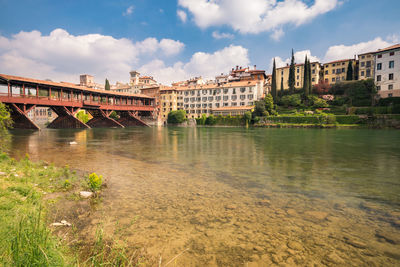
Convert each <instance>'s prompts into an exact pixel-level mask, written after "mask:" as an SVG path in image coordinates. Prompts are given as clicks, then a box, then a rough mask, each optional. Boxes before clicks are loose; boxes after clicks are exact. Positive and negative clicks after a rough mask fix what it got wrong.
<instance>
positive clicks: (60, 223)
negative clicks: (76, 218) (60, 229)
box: [51, 220, 72, 226]
mask: <svg viewBox="0 0 400 267" xmlns="http://www.w3.org/2000/svg"><path fill="white" fill-rule="evenodd" d="M71 225H72V224H70V223H69V222H67V221H66V220H62V221H61V222H55V223H52V224H51V226H71Z"/></svg>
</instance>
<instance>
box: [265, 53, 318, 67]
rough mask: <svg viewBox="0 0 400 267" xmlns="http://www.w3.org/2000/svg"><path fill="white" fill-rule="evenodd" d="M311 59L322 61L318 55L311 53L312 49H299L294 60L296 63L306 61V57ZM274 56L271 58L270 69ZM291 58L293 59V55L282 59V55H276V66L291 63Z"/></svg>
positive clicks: (312, 60)
mask: <svg viewBox="0 0 400 267" xmlns="http://www.w3.org/2000/svg"><path fill="white" fill-rule="evenodd" d="M306 55H307V58H308V59H310V61H311V62H316V61H320V59H319V58H318V57H316V56H313V55H311V51H310V50H302V51H297V52H295V53H294V61H295V63H296V64H302V63H304V61H305V58H306ZM273 60H274V59H273V58H272V59H271V64H270V66H271V67H270V69H271V70H272V62H273ZM290 60H291V56H290V57H288V58H286V59H282V58H280V57H275V63H276V67H277V68H281V67H284V66H286V65H287V64H290Z"/></svg>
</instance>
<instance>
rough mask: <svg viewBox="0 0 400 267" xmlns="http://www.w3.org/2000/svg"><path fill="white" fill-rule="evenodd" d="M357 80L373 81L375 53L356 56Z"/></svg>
mask: <svg viewBox="0 0 400 267" xmlns="http://www.w3.org/2000/svg"><path fill="white" fill-rule="evenodd" d="M358 62H359V63H358V79H359V80H366V79H373V78H374V76H375V71H374V68H375V53H374V52H369V53H364V54H359V55H358Z"/></svg>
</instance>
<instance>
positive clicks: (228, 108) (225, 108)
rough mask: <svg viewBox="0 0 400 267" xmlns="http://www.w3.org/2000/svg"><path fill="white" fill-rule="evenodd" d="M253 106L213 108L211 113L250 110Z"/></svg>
mask: <svg viewBox="0 0 400 267" xmlns="http://www.w3.org/2000/svg"><path fill="white" fill-rule="evenodd" d="M253 108H254V106H238V107H222V108H213V109H212V110H213V111H225V110H251V109H253Z"/></svg>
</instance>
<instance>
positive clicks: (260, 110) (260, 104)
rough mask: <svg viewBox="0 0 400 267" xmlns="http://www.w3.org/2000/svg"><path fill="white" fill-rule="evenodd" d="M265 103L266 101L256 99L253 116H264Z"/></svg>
mask: <svg viewBox="0 0 400 267" xmlns="http://www.w3.org/2000/svg"><path fill="white" fill-rule="evenodd" d="M265 115H266V114H265V103H264V101H256V105H255V107H254V111H253V117H256V116H258V117H262V116H265Z"/></svg>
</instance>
